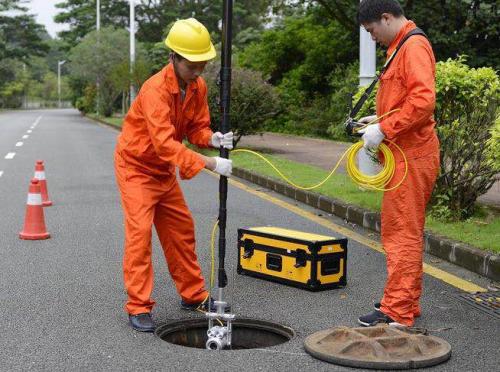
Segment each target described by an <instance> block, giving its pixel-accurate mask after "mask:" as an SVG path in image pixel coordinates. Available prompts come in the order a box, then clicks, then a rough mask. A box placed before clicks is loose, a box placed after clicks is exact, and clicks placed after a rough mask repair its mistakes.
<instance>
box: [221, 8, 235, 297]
mask: <svg viewBox="0 0 500 372" xmlns="http://www.w3.org/2000/svg"><path fill="white" fill-rule="evenodd" d="M232 31H233V0H224V14H223V18H222V56H221V69H220V77H221V88H220V97H221V100H220V104H221V113H222V120H221V124H220V131H221V133H227V132H229V128H230V127H231V120H230V116H229V103H230V100H231V42H232V37H231V36H232ZM220 156H221V157H222V158H226V159H227V158H228V157H229V151H228V150H227V149H225V148H223V147H221V148H220ZM226 200H227V178H226V177H224V176H221V177H220V181H219V202H220V206H219V275H218V279H219V288H224V287H225V286H226V285H227V275H226V270H225V268H224V260H225V257H226V218H227V210H226Z"/></svg>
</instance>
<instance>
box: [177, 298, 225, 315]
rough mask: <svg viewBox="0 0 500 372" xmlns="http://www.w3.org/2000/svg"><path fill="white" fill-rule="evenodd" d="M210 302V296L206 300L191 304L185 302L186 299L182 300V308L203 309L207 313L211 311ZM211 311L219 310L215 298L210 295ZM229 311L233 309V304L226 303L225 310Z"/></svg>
mask: <svg viewBox="0 0 500 372" xmlns="http://www.w3.org/2000/svg"><path fill="white" fill-rule="evenodd" d="M208 303H209V301H208V297H207V298H206V299H205V300H204V301H202V302H198V303H195V304H190V303H187V302H185V301H184V300H181V309H183V310H190V311H202V312H205V313H206V312H208V311H209V310H208ZM210 311H211V312H216V311H217V307H216V306H215V303H214V299H213V298H212V297H210ZM229 311H231V305H226V307H225V308H224V312H226V313H227V312H229Z"/></svg>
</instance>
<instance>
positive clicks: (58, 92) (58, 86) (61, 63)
mask: <svg viewBox="0 0 500 372" xmlns="http://www.w3.org/2000/svg"><path fill="white" fill-rule="evenodd" d="M65 63H66V61H65V60H64V61H59V62H57V97H58V105H57V107H59V108H61V66H62V65H64V64H65Z"/></svg>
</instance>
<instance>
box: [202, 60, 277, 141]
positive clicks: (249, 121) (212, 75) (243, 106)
mask: <svg viewBox="0 0 500 372" xmlns="http://www.w3.org/2000/svg"><path fill="white" fill-rule="evenodd" d="M218 73H219V68H218V65H216V64H215V63H214V64H210V65H209V66H208V67H207V69H206V71H205V74H204V76H205V79H206V81H207V85H208V102H209V106H210V114H211V119H212V120H211V121H212V128H213V130H214V131H216V130H219V125H220V122H221V118H222V115H221V112H220V105H219V102H220V100H219V96H220V93H219V86H218V85H217V78H218ZM231 79H232V80H231V106H230V115H231V129H232V130H233V132H234V135H235V143H236V144H237V143H238V142H239V140H240V139H241V137H242V136H245V135H250V134H255V133H259V132H260V131H262V128H263V126H264V124H265V122H266V120H268V119H270V118H272V117H273V116H275V115H276V114H277V112H278V110H279V107H280V104H279V100H278V96H277V94H276V92H275V91H274V88H273V87H272V86H271V85H270V84H267V83H266V82H265V81H264V80H263V79H262V77H261V75H260V74H259V73H257V72H254V71H251V70H246V69H242V68H233V69H232V78H231Z"/></svg>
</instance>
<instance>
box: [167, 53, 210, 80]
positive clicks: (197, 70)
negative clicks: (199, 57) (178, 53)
mask: <svg viewBox="0 0 500 372" xmlns="http://www.w3.org/2000/svg"><path fill="white" fill-rule="evenodd" d="M173 59H174V65H175V72H176V73H177V77H178V78H180V79H181V80H182V81H183V82H184V83H185V84H186V85H189V84H191V83H192V82H193V81H195V80H196V79H197V78H198V77H199V76H200V75H201V74H202V73H203V70H204V69H205V66H206V65H207V62H206V61H204V62H191V61H188V60H187V59H179V58H173Z"/></svg>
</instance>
